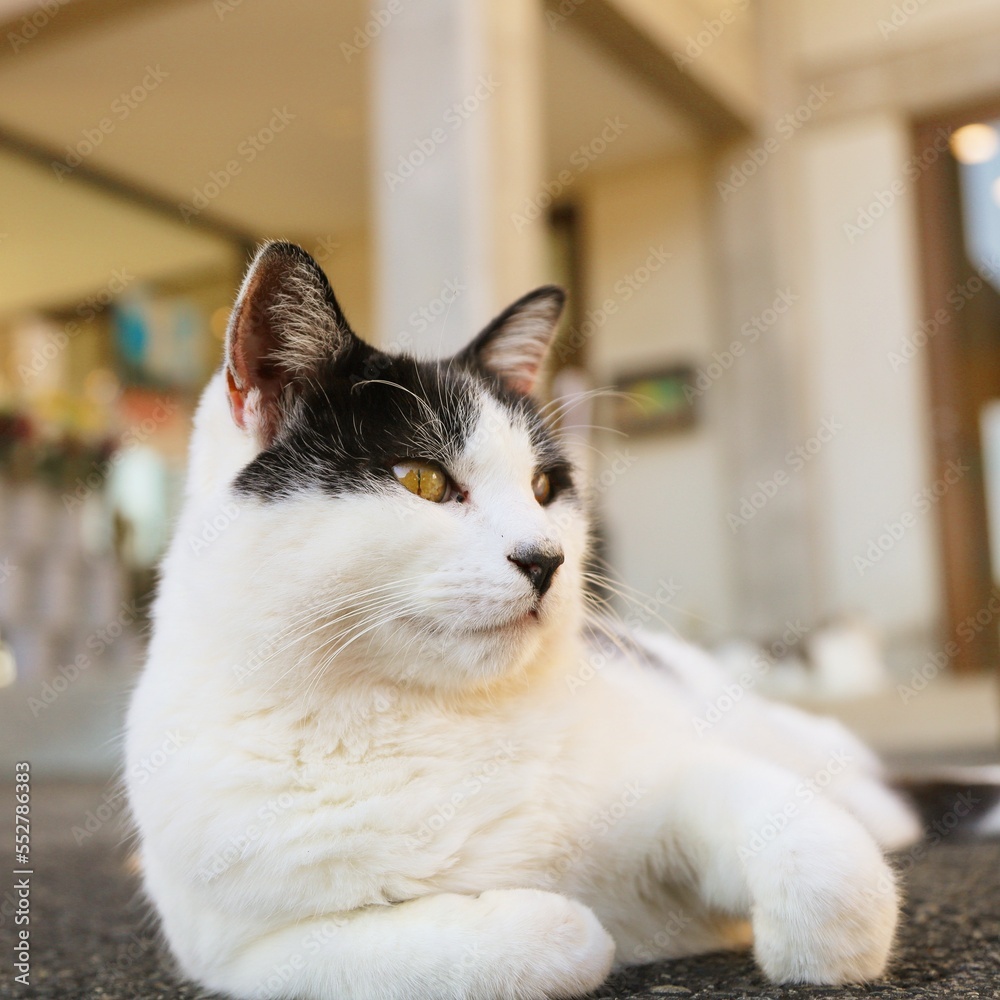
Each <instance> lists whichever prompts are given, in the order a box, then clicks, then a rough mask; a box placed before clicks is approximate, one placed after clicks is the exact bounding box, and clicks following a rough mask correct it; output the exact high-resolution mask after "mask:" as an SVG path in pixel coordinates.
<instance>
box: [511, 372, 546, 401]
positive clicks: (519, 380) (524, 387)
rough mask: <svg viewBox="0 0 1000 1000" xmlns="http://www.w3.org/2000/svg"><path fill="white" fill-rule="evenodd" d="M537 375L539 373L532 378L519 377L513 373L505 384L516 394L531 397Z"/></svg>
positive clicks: (532, 375) (534, 373)
mask: <svg viewBox="0 0 1000 1000" xmlns="http://www.w3.org/2000/svg"><path fill="white" fill-rule="evenodd" d="M537 374H538V373H537V372H533V373H532V374H531V376H527V375H520V376H518V375H515V374H513V373H511V374H510V375H509V376H508V377H507V378H505V379H504V382H505V383H506V384H507V388H508V389H511V390H513V391H514V392H519V393H520V394H521V395H522V396H529V395H531V390H532V389H534V388H535V382H536V381H537V379H536V376H537Z"/></svg>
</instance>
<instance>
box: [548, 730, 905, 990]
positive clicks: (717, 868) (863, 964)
mask: <svg viewBox="0 0 1000 1000" xmlns="http://www.w3.org/2000/svg"><path fill="white" fill-rule="evenodd" d="M637 782H638V785H639V786H640V787H641V788H644V789H646V794H644V795H643V796H642V798H641V799H640V800H639V801H638V802H637V803H636V805H635V806H634V808H632V809H630V810H629V811H628V813H627V814H626V815H624V816H623V817H622V818H621V819H620V821H619V822H618V823H617V824H616V826H615V827H614V829H613V830H612V831H611V832H610V835H609V836H610V840H609V841H606V842H604V843H602V844H601V845H599V846H598V849H597V850H595V853H594V856H593V858H591V859H590V860H591V862H592V863H593V864H595V865H597V866H603V870H601V871H597V870H595V869H593V868H592V869H591V871H590V872H589V873H585V874H584V875H583V877H582V880H581V879H580V878H571V879H569V880H567V883H566V885H565V891H567V892H572V893H573V894H574V895H577V896H578V897H579V898H582V899H584V900H586V901H587V902H588V903H590V904H591V905H592V906H593V907H594V909H595V911H596V912H597V913H598V915H599V916H600V917H601V919H602V922H603V923H604V925H605V926H606V927H608V929H609V930H610V931H611V933H612V934H613V935H614V936H615V938H616V940H617V941H618V943H619V946H620V951H619V961H626V962H627V961H629V960H630V956H631V955H633V954H642V953H643V951H644V950H646V951H648V950H649V940H648V939H647V940H642V939H641V938H637V935H636V932H635V930H634V929H633V930H630V931H629V932H627V933H626V931H625V930H624V929H623V927H622V926H620V925H619V923H618V921H617V919H616V917H615V911H614V910H612V911H611V912H608V913H606V912H604V909H603V905H602V903H601V899H602V898H606V897H607V896H608V895H609V894H610V893H612V892H615V893H617V895H618V896H619V897H620V896H621V894H622V892H623V886H625V885H627V884H628V879H629V866H631V873H632V882H633V883H634V884H635V894H636V896H637V897H638V898H640V899H641V898H649V897H650V896H652V895H655V893H656V892H657V886H656V882H657V881H659V882H660V883H661V885H662V886H663V887H664V888H663V890H662V891H664V892H668V893H670V895H671V896H673V897H674V898H678V896H677V893H678V889H679V890H680V891H681V892H682V893H683V894H685V895H688V896H689V897H693V899H694V900H695V902H696V906H695V907H694V908H692V910H691V912H690V913H689V914H685V913H682V912H679V913H677V914H675V917H676V919H675V924H676V926H677V928H678V933H680V934H683V933H685V929H686V928H687V929H690V927H693V926H697V923H698V921H700V920H701V919H702V916H701V914H702V910H701V908H702V907H704V909H705V910H707V911H708V912H715V913H717V914H721V915H725V916H728V917H732V918H735V919H740V918H748V919H749V920H750V922H751V926H752V930H753V938H754V953H755V956H756V958H757V961H758V963H759V965H760V967H761V968H762V969H763V971H764V972H765V973H766V974H767V975H768V977H769V978H771V979H772V980H775V981H777V982H809V983H822V984H838V983H849V982H860V981H864V980H869V979H872V978H874V977H877V976H879V975H881V974H882V972H883V971H884V970H885V967H886V963H887V961H888V958H889V953H890V950H891V947H892V943H893V938H894V934H895V929H896V922H897V913H898V899H897V894H896V888H895V882H894V879H893V875H892V872H891V870H890V868H889V867H888V865H887V864H886V862H885V860H884V858H883V856H882V853H881V851H880V850H879V848H878V846H877V844H876V843H875V841H874V840H873V838H872V837H871V835H870V834H869V833H868V832H867V831H866V830H865V829H864V827H863V826H862V825H861V824H860V823H859V822H858V821H857V820H856V819H855V818H854V817H853V816H851V815H850V814H849V813H847V812H846V811H845V810H844V809H842V808H840V807H839V806H837V805H835V804H834V803H832V802H830V801H828V800H826V799H825V798H823V797H822V796H820V795H815V794H813V793H811V791H810V790H809V788H808V786H806V785H804V784H803V782H802V780H801V778H800V777H799V776H798V775H796V774H794V773H792V772H790V771H787V770H785V769H783V768H780V767H777V766H775V765H772V764H770V763H768V762H766V761H762V760H757V759H755V758H752V757H748V756H747V755H745V754H741V753H739V752H737V751H735V750H732V749H730V748H727V747H718V746H717V747H711V748H707V747H706V748H701V747H699V748H694V747H688V748H684V749H683V750H682V749H680V748H678V752H677V754H676V756H675V758H674V761H673V762H666V763H665V765H664V767H663V768H662V769H661V770H660V773H658V774H657V773H653V772H652V770H651V769H644V773H642V774H641V776H638V778H637ZM602 852H603V856H602ZM587 879H591V880H592V882H591V885H590V886H589V887H585V886H584V885H583V884H580V883H581V881H586V880H587ZM688 918H690V920H691V921H693V923H688ZM652 930H655V928H653V929H652ZM647 933H651V931H648V932H647ZM660 943H661V944H662V945H663V946H662V947H660V948H657V949H654V957H658V955H661V954H670V953H671V949H675V948H676V943H675V942H672V941H663V942H660ZM673 953H674V954H676V950H674V951H673Z"/></svg>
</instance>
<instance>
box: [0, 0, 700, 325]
mask: <svg viewBox="0 0 1000 1000" xmlns="http://www.w3.org/2000/svg"><path fill="white" fill-rule="evenodd" d="M25 9H28V10H29V12H30V11H37V10H38V9H39V8H38V4H37V3H36V2H32V3H30V4H28V3H24V2H22V0H0V21H2V22H5V23H3V24H2V25H0V27H2V28H3V31H4V34H5V35H6V34H7V32H9V31H11V30H13V31H17V30H18V23H19V22H18V19H19V18H20V17H23V16H25V15H24V10H25ZM370 9H371V4H370V2H362V0H338V2H336V3H305V4H289V3H282V2H279V0H216V2H214V3H208V2H205V0H200V2H194V0H146V2H145V3H143V4H137V3H125V2H123V0H117V2H112V0H78V2H74V3H71V4H70V5H68V6H66V7H60V8H58V9H57V10H56V12H55V13H54V14H53V15H51V17H49V19H48V21H47V22H46V23H44V24H42V25H41V26H40V27H39V28H38V31H37V33H36V34H35V36H34V37H33V38H31V39H30V40H26V41H25V42H24V44H22V45H20V46H19V47H18V48H17V50H16V51H12V49H13V46H11V47H8V46H4V47H3V48H2V49H0V129H7V130H9V131H13V132H15V133H17V134H18V135H20V136H23V137H25V138H26V139H28V140H29V141H31V142H33V143H36V144H40V145H41V146H42V147H45V148H48V149H51V150H53V151H58V152H59V154H60V155H61V156H62V157H63V159H64V160H66V159H67V158H68V157H70V154H71V152H72V150H73V148H74V147H76V148H77V149H78V151H79V150H83V151H84V152H85V153H86V155H85V156H84V157H83V160H84V162H85V163H86V164H87V165H88V166H90V167H94V168H96V169H98V170H100V171H104V172H107V173H110V174H111V175H114V176H115V177H116V178H118V179H120V180H121V181H123V182H125V183H126V184H130V185H135V186H139V187H141V188H143V189H144V190H147V191H149V192H152V193H154V194H156V195H158V196H161V197H162V198H163V200H164V202H165V203H167V204H168V205H169V204H179V203H182V202H187V203H191V202H192V200H193V198H194V197H195V193H196V192H198V191H200V192H202V193H205V192H206V186H207V185H210V182H211V181H212V180H213V177H215V178H216V179H218V178H220V177H224V176H225V177H228V180H227V181H226V183H225V184H224V185H220V186H221V187H222V190H220V191H218V193H217V195H216V196H215V197H213V198H211V200H210V201H209V202H208V204H207V205H206V207H205V208H204V214H205V215H206V216H209V215H210V216H212V217H213V218H216V219H219V220H221V221H224V222H226V223H229V224H231V225H233V226H235V227H239V228H240V229H241V230H243V231H245V232H248V233H250V234H252V235H254V236H283V237H287V238H292V239H299V240H302V241H304V242H308V243H315V242H317V241H319V240H323V239H327V238H332V237H335V236H336V235H337V234H343V233H347V232H354V231H358V230H362V229H364V228H365V227H366V226H367V224H368V218H369V213H370V211H371V198H370V196H369V185H370V183H371V170H370V166H369V144H370V143H369V131H370V128H369V125H370V122H369V111H368V104H369V102H368V92H369V86H368V73H369V68H370V53H371V49H370V48H369V49H366V50H364V51H362V52H361V53H360V54H359V55H355V56H352V57H351V58H350V59H347V58H345V55H344V53H343V52H342V51H341V42H342V40H344V39H349V38H351V37H352V36H353V34H354V32H355V31H356V29H357V27H358V25H361V24H364V22H365V20H366V19H367V18H368V16H369V12H370ZM88 15H89V16H88ZM545 37H546V42H545V77H544V80H545V84H544V87H545V94H544V100H545V121H546V122H547V136H546V155H547V158H548V161H549V164H548V165H549V168H550V169H551V170H552V171H553V172H554V171H558V170H559V169H561V168H562V167H564V166H566V164H567V162H569V159H570V157H571V155H572V153H573V151H574V150H575V149H576V148H577V147H578V146H580V145H581V144H584V143H588V142H590V141H591V140H592V139H593V138H594V137H595V136H596V135H597V134H598V133H599V132H600V129H601V127H602V122H603V119H604V118H605V117H614V116H615V115H619V116H621V117H622V118H623V119H624V120H625V121H627V123H628V125H629V128H628V129H627V130H626V131H625V132H624V133H623V134H622V135H621V137H620V139H618V140H617V141H616V142H615V143H614V144H613V145H612V146H611V147H610V148H609V149H608V151H607V153H606V154H604V155H603V156H602V157H601V158H600V160H599V162H598V163H596V164H595V166H594V169H595V171H597V170H607V169H613V168H615V167H617V166H621V165H622V164H623V163H626V162H632V161H636V160H641V159H648V158H651V157H654V156H659V155H663V154H664V153H669V152H671V151H674V150H680V149H683V148H685V147H688V146H690V145H692V144H693V143H694V142H695V138H694V136H693V134H692V131H691V128H690V125H688V124H687V123H686V122H685V121H684V120H683V119H681V117H680V116H679V115H678V114H677V113H676V112H674V111H673V110H672V109H670V108H669V107H667V106H666V105H665V103H664V101H663V99H662V98H661V97H659V96H658V95H657V94H655V93H654V92H653V91H652V90H647V89H646V88H645V86H644V85H643V84H642V82H641V81H639V80H636V79H633V78H632V77H631V76H630V75H629V74H627V73H624V72H623V71H622V70H621V69H620V68H619V67H618V66H617V65H615V64H612V63H611V62H610V61H609V60H608V58H607V57H606V56H605V55H604V54H603V53H602V52H601V51H600V50H599V49H598V48H597V47H596V46H595V43H594V42H592V41H591V40H590V39H589V38H588V37H587V36H584V35H582V34H581V33H579V32H578V31H576V30H575V29H574V27H573V25H572V19H567V21H566V22H565V23H564V24H563V25H561V26H560V27H559V29H558V30H553V31H547V32H546V35H545ZM134 88H137V89H134ZM130 92H131V93H132V94H133V96H132V97H131V98H127V99H125V98H123V95H127V94H129V93H130ZM130 105H131V106H130ZM276 112H277V113H279V114H280V116H281V117H282V118H283V119H284V122H285V123H284V124H283V125H282V127H281V130H280V131H277V132H276V134H274V135H273V136H272V141H270V142H267V143H261V144H260V145H259V148H258V149H257V150H256V152H255V155H254V164H253V169H243V167H244V166H245V165H246V163H247V162H248V160H247V157H248V156H249V155H250V154H249V153H248V152H247V150H248V148H249V147H248V146H247V145H246V141H247V139H248V137H251V136H254V135H257V134H258V133H259V132H260V130H261V129H263V128H265V127H267V126H269V125H271V126H273V125H275V124H276V122H275V121H274V120H273V119H274V118H275V114H276ZM102 125H103V128H102ZM94 140H98V141H94ZM71 162H72V160H71ZM233 163H235V164H236V165H237V166H239V167H240V169H239V171H238V172H237V171H233V170H231V169H229V165H231V164H233ZM46 166H47V167H48V169H45V168H46ZM57 172H58V173H60V174H61V176H57ZM43 182H44V183H43ZM46 185H47V189H48V192H49V193H48V194H46V193H45V190H46ZM71 190H75V191H76V195H75V199H76V200H74V196H73V195H72V194H71ZM209 190H210V189H209ZM0 192H2V193H0V206H2V205H3V203H4V202H8V205H7V206H5V207H3V208H2V211H3V212H4V213H5V214H4V215H3V216H2V217H0V231H3V230H4V229H5V228H6V229H10V226H9V225H7V224H6V223H4V222H3V219H4V218H7V217H11V216H12V213H13V215H16V216H17V223H18V227H19V229H20V230H21V236H20V237H19V240H18V245H19V247H23V248H24V253H25V256H26V259H31V260H37V259H39V258H42V257H44V255H45V252H46V250H45V246H46V245H47V244H49V241H50V240H51V238H52V233H51V220H52V217H53V211H54V206H55V205H56V204H58V205H60V206H61V207H60V213H61V214H62V217H63V218H64V219H65V220H67V227H66V230H65V232H63V233H62V238H63V241H64V242H65V243H66V245H67V247H69V245H70V244H71V243H72V242H73V241H74V240H76V239H78V238H81V237H84V236H85V232H84V231H83V230H81V224H82V223H83V222H84V220H85V221H86V226H88V227H91V226H93V225H94V222H95V214H94V212H93V211H91V212H89V213H88V212H78V204H77V203H78V202H79V203H82V201H81V200H85V199H88V198H91V197H94V198H98V197H100V196H101V195H100V193H99V192H94V191H92V190H91V189H90V188H89V187H84V186H83V185H79V184H77V183H75V180H74V176H73V173H72V172H71V171H70V172H67V171H63V170H62V168H54V167H53V164H52V163H48V164H46V163H45V162H44V160H43V161H42V163H41V167H39V166H38V164H36V166H35V175H34V176H33V177H32V178H31V179H30V181H29V178H28V177H27V176H26V175H25V174H24V172H23V171H20V172H19V171H17V170H16V169H14V165H13V164H12V163H11V162H10V160H9V158H6V157H5V158H0ZM105 197H106V196H105ZM14 202H16V205H13V203H14ZM12 206H13V207H12ZM32 206H35V207H36V208H37V210H38V212H39V213H40V214H41V215H44V216H45V218H46V219H47V220H48V224H46V225H44V226H42V225H39V226H37V227H35V231H37V238H36V239H35V244H37V245H32V244H31V241H32V232H33V228H32V225H31V219H30V215H31V211H32ZM105 207H106V208H107V207H108V206H107V205H105ZM15 209H16V210H15ZM95 210H96V209H95ZM99 214H100V213H98V215H99ZM109 218H110V217H109ZM78 223H79V224H78ZM108 224H109V225H112V223H110V222H109V223H108ZM113 225H118V223H114V224H113ZM184 228H185V229H188V230H190V227H184ZM140 229H141V227H140ZM91 232H93V229H91ZM117 232H118V236H119V237H120V238H122V239H125V238H126V234H125V233H124V232H123V231H117ZM134 235H135V238H143V239H147V240H148V239H149V233H148V232H147V233H145V234H144V235H142V236H140V234H139V232H138V230H137V231H136V233H135V234H134ZM188 236H189V237H192V238H193V234H192V233H191V232H190V231H189V233H188ZM163 239H164V240H165V241H166V243H168V244H171V245H173V243H176V242H178V241H179V242H180V243H183V242H184V241H183V239H181V236H180V235H178V234H176V233H175V234H173V235H172V236H169V237H167V236H164V237H163ZM22 240H23V241H25V242H21V241H22ZM152 243H153V245H154V246H155V245H156V241H155V240H153V241H152ZM0 250H2V246H0ZM67 253H68V250H67ZM5 256H6V255H5ZM53 257H54V259H57V258H59V254H58V253H56V254H54V255H53ZM67 263H68V261H67ZM26 277H27V276H26V275H22V276H21V278H20V279H19V280H20V282H21V284H22V286H23V287H25V288H27V287H29V285H30V286H31V287H32V288H34V285H33V284H31V283H30V282H29V283H28V284H25V280H26ZM10 284H11V282H10V281H8V282H7V285H8V286H9V285H10ZM34 284H37V280H36V281H35V283H34ZM7 291H8V292H9V291H10V289H9V288H8V289H7ZM22 298H23V296H22ZM3 304H4V288H3V286H2V285H0V306H2V305H3Z"/></svg>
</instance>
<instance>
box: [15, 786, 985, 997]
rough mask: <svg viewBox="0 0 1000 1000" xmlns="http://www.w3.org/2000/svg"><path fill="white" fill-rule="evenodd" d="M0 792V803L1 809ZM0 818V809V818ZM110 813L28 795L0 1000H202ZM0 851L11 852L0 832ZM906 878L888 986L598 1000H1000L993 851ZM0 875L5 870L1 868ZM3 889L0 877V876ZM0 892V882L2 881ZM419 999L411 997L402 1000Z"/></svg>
mask: <svg viewBox="0 0 1000 1000" xmlns="http://www.w3.org/2000/svg"><path fill="white" fill-rule="evenodd" d="M11 802H12V793H11V789H10V788H7V787H2V786H0V804H2V803H11ZM11 812H12V809H10V808H7V807H6V806H3V807H2V808H0V815H3V816H5V817H6V816H7V815H9V814H10V813H11ZM121 812H122V810H121V800H120V799H116V798H114V797H113V796H107V795H106V794H105V793H104V792H103V790H102V789H100V788H98V787H96V786H93V785H66V784H40V785H39V786H38V787H36V788H35V789H34V795H33V804H32V819H33V825H34V839H33V843H32V858H31V862H32V868H33V870H34V875H33V876H32V882H31V888H32V894H31V904H32V910H31V920H32V923H31V927H32V931H33V935H32V938H31V948H32V962H31V965H32V972H31V984H30V986H28V987H24V986H22V985H20V984H18V983H15V982H14V981H13V974H12V973H11V972H10V964H11V963H10V955H11V953H12V940H13V930H14V927H13V921H12V919H11V906H10V903H11V900H12V897H11V896H10V895H9V890H10V887H9V884H8V885H4V886H3V887H2V888H0V955H2V957H0V998H7V997H19V998H20V997H31V998H38V1000H76V998H81V1000H83V998H86V1000H91V998H106V1000H119V998H120V1000H153V998H172V1000H186V998H190V1000H193V998H203V1000H204V998H205V997H206V994H204V993H203V992H202V991H200V990H198V989H197V988H195V987H193V986H191V985H188V984H185V983H184V982H182V981H181V980H179V979H178V978H176V977H175V975H174V974H173V973H172V972H171V968H170V963H169V961H168V960H166V959H165V958H164V955H163V954H162V952H161V950H160V948H159V946H158V944H157V940H156V931H155V923H154V922H153V921H152V920H151V919H150V917H149V912H148V910H147V908H146V907H145V905H144V904H143V903H142V902H141V900H140V899H139V898H138V895H137V881H136V879H135V877H134V876H133V875H131V874H129V873H128V870H127V867H128V866H127V863H126V851H125V850H124V849H123V848H122V847H121V846H120V839H121V823H120V819H121ZM0 827H2V828H0V834H2V837H3V839H2V841H0V843H3V844H8V845H9V844H10V843H11V838H10V831H9V828H8V824H7V821H6V819H5V821H4V824H0ZM898 863H899V866H900V867H901V868H902V869H904V870H906V871H907V875H906V879H905V881H906V885H907V896H908V901H907V906H906V918H905V921H904V924H903V929H902V933H901V935H900V943H899V949H898V954H897V957H896V960H895V962H894V963H893V966H892V969H891V971H890V974H889V975H888V976H887V977H886V978H885V979H884V980H880V981H879V982H876V983H873V984H870V985H869V986H866V987H848V988H840V989H834V988H830V987H794V988H777V987H775V986H772V985H769V984H768V983H766V982H765V981H764V980H763V979H762V977H761V976H760V975H759V974H758V973H757V972H756V970H755V968H754V966H753V963H752V962H751V961H750V959H749V957H748V956H746V955H740V954H715V955H705V956H700V957H697V958H691V959H686V960H681V961H675V962H669V963H662V964H659V965H655V966H649V967H644V968H640V969H634V970H631V971H629V972H626V973H623V974H620V975H618V976H616V977H614V978H613V979H612V980H610V981H609V982H608V983H607V985H606V986H605V987H604V988H603V989H602V990H600V991H599V992H598V993H597V994H596V996H597V997H600V998H605V1000H612V998H614V1000H625V998H635V1000H640V998H641V1000H652V998H654V997H685V998H698V1000H702V998H703V1000H709V998H711V1000H731V998H732V1000H735V998H751V997H753V998H767V1000H792V998H796V1000H799V998H801V1000H806V998H808V1000H833V998H837V1000H846V998H849V997H867V996H871V997H878V998H884V1000H896V998H917V997H949V998H950V997H954V998H962V1000H968V998H978V1000H1000V842H991V843H978V844H959V843H947V842H945V843H943V844H941V845H939V846H937V847H934V848H931V849H930V850H928V851H927V852H926V857H922V858H921V859H920V860H919V861H916V863H914V858H913V857H901V858H899V859H898ZM3 866H4V868H7V864H6V859H5V860H4V865H3ZM8 878H9V877H8ZM6 880H7V879H5V881H6ZM414 1000H423V998H414Z"/></svg>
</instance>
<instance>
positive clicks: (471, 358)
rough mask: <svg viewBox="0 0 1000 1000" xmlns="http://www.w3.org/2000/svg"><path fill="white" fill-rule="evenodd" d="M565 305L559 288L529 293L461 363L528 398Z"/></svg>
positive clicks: (491, 326) (461, 357) (479, 339)
mask: <svg viewBox="0 0 1000 1000" xmlns="http://www.w3.org/2000/svg"><path fill="white" fill-rule="evenodd" d="M565 302H566V293H565V292H564V291H563V290H562V289H561V288H559V287H557V286H556V285H543V286H542V287H541V288H536V289H535V290H534V291H533V292H528V294H527V295H525V296H523V297H522V298H520V299H518V300H517V301H516V302H515V303H514V304H513V305H511V306H508V307H507V308H506V309H505V310H504V311H503V312H502V313H500V315H499V316H497V318H496V319H494V320H493V321H492V322H491V323H490V324H489V326H487V327H486V329H484V330H483V331H482V332H481V333H480V334H479V335H478V336H477V337H476V339H475V340H473V341H472V343H471V344H469V345H468V347H466V348H464V349H463V350H462V351H461V352H460V353H459V355H458V358H457V360H459V361H461V362H463V363H465V364H469V365H472V366H473V367H476V368H479V369H481V370H482V371H485V372H488V373H489V374H491V375H496V376H497V378H499V379H500V381H501V382H502V383H503V384H504V385H505V386H506V387H507V388H508V389H511V390H512V391H514V392H519V393H523V394H524V395H527V394H528V393H529V392H531V390H532V389H533V388H534V385H535V381H536V380H537V378H538V373H539V371H540V370H541V367H542V362H543V361H544V360H545V355H546V354H547V353H548V349H549V345H550V344H551V343H552V337H553V335H554V334H555V332H556V327H557V326H558V325H559V317H560V316H561V315H562V310H563V305H564V304H565Z"/></svg>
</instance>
